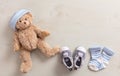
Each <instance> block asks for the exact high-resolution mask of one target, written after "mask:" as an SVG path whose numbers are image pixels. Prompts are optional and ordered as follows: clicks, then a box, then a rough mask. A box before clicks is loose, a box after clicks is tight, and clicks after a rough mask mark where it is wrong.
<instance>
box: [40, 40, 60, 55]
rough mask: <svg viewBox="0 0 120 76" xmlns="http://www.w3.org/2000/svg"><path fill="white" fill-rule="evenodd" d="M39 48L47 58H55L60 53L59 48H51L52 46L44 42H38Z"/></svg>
mask: <svg viewBox="0 0 120 76" xmlns="http://www.w3.org/2000/svg"><path fill="white" fill-rule="evenodd" d="M38 48H39V49H40V51H41V52H42V53H43V54H44V55H46V56H47V57H51V56H54V55H56V54H57V53H59V52H60V48H59V47H57V46H56V47H53V48H51V47H50V45H48V44H47V43H46V42H45V41H44V40H38Z"/></svg>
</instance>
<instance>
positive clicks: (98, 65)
mask: <svg viewBox="0 0 120 76" xmlns="http://www.w3.org/2000/svg"><path fill="white" fill-rule="evenodd" d="M89 52H90V55H91V59H90V61H89V64H88V68H89V69H90V70H92V71H99V70H101V69H104V68H105V66H104V65H103V64H102V61H101V52H102V47H101V46H93V47H91V48H89Z"/></svg>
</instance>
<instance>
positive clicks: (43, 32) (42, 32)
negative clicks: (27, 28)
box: [34, 26, 50, 39]
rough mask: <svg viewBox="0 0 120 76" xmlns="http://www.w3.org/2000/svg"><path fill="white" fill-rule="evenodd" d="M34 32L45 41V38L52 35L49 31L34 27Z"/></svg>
mask: <svg viewBox="0 0 120 76" xmlns="http://www.w3.org/2000/svg"><path fill="white" fill-rule="evenodd" d="M34 30H35V32H36V34H37V36H38V37H40V38H41V39H44V38H45V37H47V36H49V35H50V33H49V32H48V31H46V30H41V29H40V28H38V27H35V26H34Z"/></svg>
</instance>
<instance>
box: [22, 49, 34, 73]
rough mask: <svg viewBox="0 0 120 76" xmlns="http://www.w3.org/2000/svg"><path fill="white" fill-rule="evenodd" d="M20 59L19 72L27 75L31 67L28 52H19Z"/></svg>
mask: <svg viewBox="0 0 120 76" xmlns="http://www.w3.org/2000/svg"><path fill="white" fill-rule="evenodd" d="M20 59H21V66H20V71H21V72H23V73H27V72H28V71H29V70H30V69H31V67H32V61H31V57H30V52H29V51H27V50H21V51H20Z"/></svg>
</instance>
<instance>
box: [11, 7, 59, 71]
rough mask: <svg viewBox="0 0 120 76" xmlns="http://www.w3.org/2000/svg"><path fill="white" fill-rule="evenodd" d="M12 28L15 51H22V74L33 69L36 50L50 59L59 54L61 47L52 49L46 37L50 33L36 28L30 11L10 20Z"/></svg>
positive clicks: (23, 11) (21, 11) (21, 12)
mask: <svg viewBox="0 0 120 76" xmlns="http://www.w3.org/2000/svg"><path fill="white" fill-rule="evenodd" d="M10 26H11V28H12V29H13V30H14V31H15V35H14V45H13V47H14V51H18V50H19V51H20V59H21V66H20V71H21V72H23V73H26V72H28V71H29V70H30V69H31V67H32V61H31V57H30V53H31V52H32V51H33V50H34V49H36V48H38V49H40V51H41V52H42V53H43V54H45V55H46V56H48V57H50V56H54V55H55V54H57V53H59V47H57V46H56V47H54V48H51V47H50V46H49V45H48V44H47V43H46V42H45V37H47V36H48V35H49V34H50V33H49V32H48V31H45V30H42V29H40V28H38V27H36V26H34V24H33V23H32V15H31V13H30V11H29V10H26V9H22V10H19V11H18V12H16V13H15V14H14V15H13V17H12V18H11V20H10Z"/></svg>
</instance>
